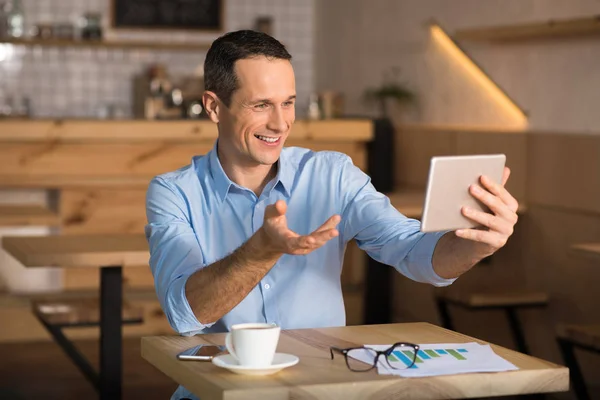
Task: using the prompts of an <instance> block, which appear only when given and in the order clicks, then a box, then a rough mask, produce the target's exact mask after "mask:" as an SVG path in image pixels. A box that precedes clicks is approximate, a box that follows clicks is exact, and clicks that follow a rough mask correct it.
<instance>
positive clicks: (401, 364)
mask: <svg viewBox="0 0 600 400" xmlns="http://www.w3.org/2000/svg"><path fill="white" fill-rule="evenodd" d="M390 346H391V344H390V345H365V347H370V348H372V349H375V350H385V349H388V348H389V347H390ZM419 346H420V349H419V352H418V354H417V359H416V362H415V364H414V365H413V366H412V367H410V368H407V365H410V363H411V362H412V356H413V354H411V353H410V352H406V354H405V353H403V352H401V351H397V350H395V351H394V352H393V353H392V355H390V356H389V363H390V364H391V365H392V366H395V365H396V366H398V368H399V369H392V368H390V367H389V365H387V363H386V362H385V360H383V358H382V357H380V358H379V362H378V363H377V371H378V372H379V373H380V374H382V375H400V376H403V377H407V378H408V377H423V376H436V375H451V374H465V373H471V372H499V371H512V370H517V369H518V368H517V367H516V366H514V365H513V364H511V363H510V362H508V361H506V360H505V359H504V358H502V357H500V356H499V355H497V354H496V353H494V351H493V350H492V348H491V346H490V345H481V344H479V343H439V344H422V345H419ZM354 358H356V359H357V360H359V361H363V362H367V363H370V364H372V363H373V357H372V356H370V355H369V354H368V353H366V352H365V353H359V355H358V356H357V357H354Z"/></svg>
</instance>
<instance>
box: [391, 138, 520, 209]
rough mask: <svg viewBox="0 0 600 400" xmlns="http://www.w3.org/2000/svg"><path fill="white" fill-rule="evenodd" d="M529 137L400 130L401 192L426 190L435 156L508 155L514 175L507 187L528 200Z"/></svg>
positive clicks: (397, 162)
mask: <svg viewBox="0 0 600 400" xmlns="http://www.w3.org/2000/svg"><path fill="white" fill-rule="evenodd" d="M526 137H527V135H525V134H523V133H517V132H494V131H472V130H466V129H463V130H459V129H450V128H447V129H444V128H427V127H415V126H412V127H411V126H403V127H398V128H397V132H396V148H395V165H396V170H395V174H396V175H395V176H396V182H395V183H396V186H397V187H398V188H402V187H409V188H417V189H425V186H426V184H427V174H428V172H429V162H430V160H431V157H433V156H453V155H468V154H494V153H504V154H506V165H507V166H508V167H510V169H511V171H512V174H511V176H512V177H511V179H510V180H509V183H508V185H507V188H508V189H509V191H510V192H511V193H512V194H513V195H514V196H515V197H516V198H517V199H519V200H525V198H526V187H525V177H526V175H527V158H526V151H527V142H526Z"/></svg>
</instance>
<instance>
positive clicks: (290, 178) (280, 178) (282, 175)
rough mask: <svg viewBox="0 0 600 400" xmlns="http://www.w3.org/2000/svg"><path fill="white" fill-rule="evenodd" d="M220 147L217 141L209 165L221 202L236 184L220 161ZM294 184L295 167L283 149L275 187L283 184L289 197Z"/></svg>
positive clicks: (210, 153) (278, 163) (209, 154)
mask: <svg viewBox="0 0 600 400" xmlns="http://www.w3.org/2000/svg"><path fill="white" fill-rule="evenodd" d="M218 145H219V142H218V140H217V141H216V142H215V145H214V146H213V148H212V150H211V151H210V152H209V153H208V163H209V166H210V174H211V176H212V178H213V181H214V184H215V190H216V191H217V195H218V196H219V199H220V200H221V201H225V199H226V198H227V193H229V189H230V188H231V186H232V185H235V183H234V182H233V181H232V180H231V179H229V177H228V176H227V174H226V173H225V171H224V170H223V166H222V165H221V161H220V160H219V155H218V153H217V146H218ZM293 182H294V171H293V167H292V165H290V162H289V160H288V158H287V155H286V151H285V149H283V150H282V151H281V154H280V155H279V160H278V161H277V175H276V176H275V185H274V186H273V187H275V186H277V184H281V186H282V188H283V190H284V192H285V195H286V196H288V197H289V196H290V193H291V189H292V183H293Z"/></svg>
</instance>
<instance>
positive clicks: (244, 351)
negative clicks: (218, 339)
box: [225, 323, 281, 368]
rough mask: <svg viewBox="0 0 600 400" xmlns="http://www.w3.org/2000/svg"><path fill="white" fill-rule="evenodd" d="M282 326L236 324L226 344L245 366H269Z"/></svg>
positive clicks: (234, 356) (233, 355)
mask: <svg viewBox="0 0 600 400" xmlns="http://www.w3.org/2000/svg"><path fill="white" fill-rule="evenodd" d="M280 331H281V328H280V327H279V326H277V325H274V324H265V323H249V324H236V325H233V326H232V327H231V332H228V333H227V336H226V337H225V345H226V346H227V350H228V351H229V353H230V354H231V356H232V357H233V358H234V359H235V360H236V361H237V362H238V363H239V364H240V365H243V366H248V367H256V368H261V367H268V366H270V365H271V364H272V363H273V356H275V350H276V349H277V343H278V342H279V332H280Z"/></svg>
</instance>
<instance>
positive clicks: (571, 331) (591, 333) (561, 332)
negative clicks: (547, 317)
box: [556, 324, 600, 400]
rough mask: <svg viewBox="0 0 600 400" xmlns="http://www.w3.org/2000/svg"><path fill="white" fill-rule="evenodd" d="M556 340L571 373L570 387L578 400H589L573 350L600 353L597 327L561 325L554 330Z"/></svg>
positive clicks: (599, 330)
mask: <svg viewBox="0 0 600 400" xmlns="http://www.w3.org/2000/svg"><path fill="white" fill-rule="evenodd" d="M556 340H557V341H558V347H559V348H560V351H561V353H562V356H563V359H564V361H565V364H566V366H567V367H568V368H569V370H570V371H571V385H572V387H573V390H574V391H575V396H576V397H577V399H578V400H589V399H591V397H590V395H589V393H588V390H587V387H586V385H585V381H584V380H583V375H582V374H581V369H580V368H579V363H578V362H577V358H575V351H574V350H575V348H576V347H577V348H580V349H584V350H588V351H592V352H595V353H600V324H599V325H561V326H559V327H558V328H557V330H556Z"/></svg>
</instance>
